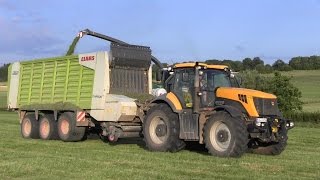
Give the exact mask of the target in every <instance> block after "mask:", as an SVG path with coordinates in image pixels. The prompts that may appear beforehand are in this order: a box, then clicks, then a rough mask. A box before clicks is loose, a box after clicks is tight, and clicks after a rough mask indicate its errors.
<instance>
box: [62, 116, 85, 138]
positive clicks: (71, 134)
mask: <svg viewBox="0 0 320 180" xmlns="http://www.w3.org/2000/svg"><path fill="white" fill-rule="evenodd" d="M85 132H86V127H77V126H76V115H75V113H73V112H65V113H63V114H61V116H60V117H59V119H58V134H59V137H60V139H61V140H62V141H66V142H74V141H81V140H82V139H83V138H84V135H85Z"/></svg>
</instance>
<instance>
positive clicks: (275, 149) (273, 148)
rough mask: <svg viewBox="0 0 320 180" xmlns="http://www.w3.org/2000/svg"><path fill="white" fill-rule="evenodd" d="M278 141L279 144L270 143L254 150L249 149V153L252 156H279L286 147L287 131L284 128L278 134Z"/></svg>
mask: <svg viewBox="0 0 320 180" xmlns="http://www.w3.org/2000/svg"><path fill="white" fill-rule="evenodd" d="M279 136H280V140H279V142H272V143H266V144H263V143H261V144H260V146H258V147H255V148H250V149H249V150H250V152H252V153H254V154H262V155H279V154H281V153H282V151H284V150H285V148H286V146H287V140H288V136H287V129H286V128H285V127H284V128H282V129H281V131H280V132H279Z"/></svg>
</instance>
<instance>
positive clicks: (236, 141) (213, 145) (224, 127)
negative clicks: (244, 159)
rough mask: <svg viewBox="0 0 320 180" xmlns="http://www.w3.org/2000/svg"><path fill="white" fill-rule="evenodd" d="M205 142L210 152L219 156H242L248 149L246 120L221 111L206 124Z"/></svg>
mask: <svg viewBox="0 0 320 180" xmlns="http://www.w3.org/2000/svg"><path fill="white" fill-rule="evenodd" d="M204 142H205V146H206V148H207V149H208V151H209V153H210V154H212V155H214V156H219V157H240V156H242V155H243V154H244V153H245V152H246V151H247V147H248V146H247V144H248V131H247V127H246V125H245V122H244V121H243V120H242V119H241V117H239V118H234V117H231V116H230V114H229V113H227V112H224V111H219V112H216V113H215V114H213V115H212V116H211V117H210V119H208V121H207V122H206V123H205V125H204Z"/></svg>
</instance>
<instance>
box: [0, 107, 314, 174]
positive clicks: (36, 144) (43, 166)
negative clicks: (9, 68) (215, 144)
mask: <svg viewBox="0 0 320 180" xmlns="http://www.w3.org/2000/svg"><path fill="white" fill-rule="evenodd" d="M17 118H18V117H17V114H16V113H12V112H0V179H11V178H26V179H59V178H63V179H78V178H79V179H101V178H107V179H235V178H238V179H317V178H318V177H320V170H319V169H320V161H319V160H320V154H319V151H320V141H319V140H320V139H319V137H320V129H317V128H301V127H297V128H294V129H293V130H291V131H290V132H289V141H288V146H287V149H286V150H285V151H284V152H283V153H282V154H281V155H279V156H262V155H255V154H245V155H244V156H243V157H241V158H239V159H233V158H217V157H213V156H210V155H208V154H207V153H206V151H205V149H204V148H203V146H200V147H199V148H188V149H187V150H183V151H181V152H178V153H158V152H149V151H147V150H145V149H144V148H143V147H144V143H143V142H142V141H141V140H140V139H132V140H128V139H127V140H121V141H120V142H119V143H117V144H113V145H110V144H107V143H103V142H102V141H100V140H99V139H89V140H87V141H84V142H78V143H64V142H61V141H43V140H30V139H23V138H21V136H20V132H19V122H18V120H17Z"/></svg>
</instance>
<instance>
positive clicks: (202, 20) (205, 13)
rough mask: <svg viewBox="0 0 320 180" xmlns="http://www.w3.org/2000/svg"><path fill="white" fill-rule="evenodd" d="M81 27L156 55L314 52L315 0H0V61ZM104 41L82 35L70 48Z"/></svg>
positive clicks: (53, 44) (40, 49)
mask: <svg viewBox="0 0 320 180" xmlns="http://www.w3.org/2000/svg"><path fill="white" fill-rule="evenodd" d="M86 28H89V29H91V30H93V31H96V32H100V33H103V34H106V35H109V36H113V37H116V38H118V39H121V40H123V41H126V42H128V43H132V44H140V45H145V46H150V47H151V49H152V52H153V55H155V56H156V57H158V59H160V60H161V61H162V62H168V63H172V62H181V61H189V60H206V59H214V58H215V59H233V60H242V59H243V58H245V57H255V56H259V57H261V58H262V59H263V60H265V61H266V62H267V63H273V62H274V61H275V60H277V59H278V58H280V59H283V60H285V61H288V60H289V59H290V58H291V57H293V56H310V55H319V54H320V52H319V51H320V1H319V0H304V1H302V0H281V1H280V0H259V1H254V0H224V1H222V0H221V1H214V0H207V1H202V0H198V1H187V0H181V1H178V0H176V1H172V0H171V1H170V0H158V1H152V0H144V1H143V0H136V1H134V0H108V1H106V0H95V1H94V0H90V1H81V0H65V1H62V0H0V63H1V64H2V63H6V62H13V61H18V60H28V59H33V58H41V57H51V56H61V55H63V54H64V53H65V52H66V51H67V48H68V46H69V44H70V43H71V42H72V40H73V38H74V37H75V36H76V34H77V33H78V31H79V30H82V29H86ZM108 47H109V44H108V43H107V42H105V41H103V40H99V39H95V38H93V37H89V36H88V37H84V38H83V39H81V40H80V42H79V44H78V47H77V49H76V52H77V53H84V52H91V51H99V50H106V49H107V48H108Z"/></svg>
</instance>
